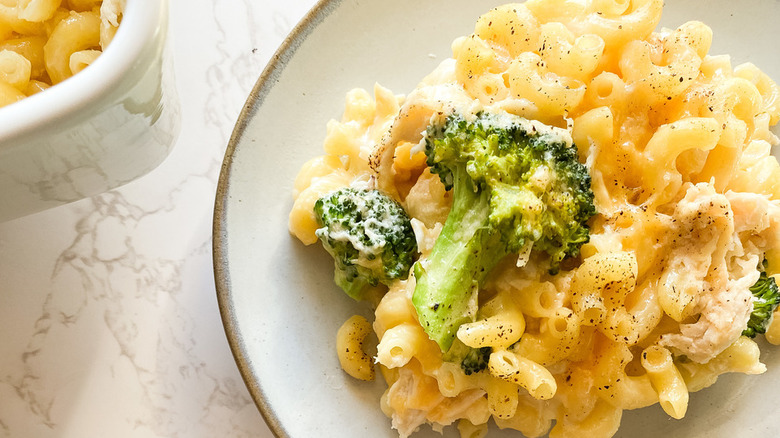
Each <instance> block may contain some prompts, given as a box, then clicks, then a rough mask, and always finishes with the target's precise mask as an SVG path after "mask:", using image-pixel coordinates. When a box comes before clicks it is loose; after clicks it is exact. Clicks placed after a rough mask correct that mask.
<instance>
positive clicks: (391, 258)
mask: <svg viewBox="0 0 780 438" xmlns="http://www.w3.org/2000/svg"><path fill="white" fill-rule="evenodd" d="M314 214H315V216H316V217H317V222H318V224H319V226H320V228H319V229H317V231H316V234H317V237H319V239H320V240H321V241H322V245H323V246H324V247H325V249H326V250H327V251H328V252H329V253H330V255H331V256H333V259H334V261H335V265H336V269H335V274H334V280H335V282H336V284H337V285H339V287H341V288H342V289H344V292H346V293H347V295H349V296H350V297H352V298H354V299H356V300H361V299H363V298H365V292H366V290H367V287H368V286H376V285H378V284H379V283H382V284H385V285H388V284H389V283H390V282H391V281H392V280H394V279H396V278H401V279H405V278H407V277H408V275H409V269H410V268H411V266H412V264H413V263H414V261H415V259H416V257H417V240H416V239H415V237H414V231H413V230H412V224H411V222H410V220H409V216H408V215H407V214H406V212H405V211H404V209H403V208H402V207H401V206H400V205H399V204H398V203H397V202H396V201H394V200H393V199H392V198H390V197H389V196H387V195H385V194H383V193H381V192H379V191H378V190H358V189H353V188H344V189H341V190H337V191H335V192H332V193H330V194H328V195H325V196H324V197H322V198H320V199H318V200H317V202H316V203H315V204H314Z"/></svg>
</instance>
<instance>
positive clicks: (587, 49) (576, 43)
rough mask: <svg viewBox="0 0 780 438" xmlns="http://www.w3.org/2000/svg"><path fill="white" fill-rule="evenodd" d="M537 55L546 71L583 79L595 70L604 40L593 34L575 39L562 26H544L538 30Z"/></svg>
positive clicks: (554, 23)
mask: <svg viewBox="0 0 780 438" xmlns="http://www.w3.org/2000/svg"><path fill="white" fill-rule="evenodd" d="M540 39H541V43H540V44H539V46H540V47H541V49H540V50H539V55H540V56H541V58H542V61H544V62H545V64H546V65H547V68H548V70H549V71H551V72H553V73H555V74H557V75H559V76H567V77H571V78H575V79H578V80H581V81H584V80H586V79H587V78H588V77H590V75H591V74H592V73H593V72H594V71H595V70H596V68H597V67H598V65H599V61H600V60H601V55H602V54H603V53H604V40H603V39H601V37H599V36H598V35H595V34H586V35H580V36H578V37H575V36H574V34H573V33H572V32H571V31H570V30H569V29H567V28H566V26H564V25H563V23H557V22H553V23H545V24H543V25H542V27H541V38H540Z"/></svg>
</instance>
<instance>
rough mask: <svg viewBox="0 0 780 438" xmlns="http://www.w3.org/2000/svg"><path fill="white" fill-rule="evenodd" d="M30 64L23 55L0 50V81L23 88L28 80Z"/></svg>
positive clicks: (19, 88)
mask: <svg viewBox="0 0 780 438" xmlns="http://www.w3.org/2000/svg"><path fill="white" fill-rule="evenodd" d="M31 68H32V64H31V63H30V61H29V60H28V59H27V58H25V57H24V56H22V55H20V54H18V53H16V52H14V51H11V50H0V81H3V82H5V83H6V84H8V85H11V86H12V87H14V88H16V89H17V90H20V91H21V90H24V89H25V88H27V84H28V83H29V82H30V71H31Z"/></svg>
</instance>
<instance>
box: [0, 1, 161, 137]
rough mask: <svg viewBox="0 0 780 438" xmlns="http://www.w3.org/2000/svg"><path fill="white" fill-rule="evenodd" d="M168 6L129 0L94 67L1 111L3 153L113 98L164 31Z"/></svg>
mask: <svg viewBox="0 0 780 438" xmlns="http://www.w3.org/2000/svg"><path fill="white" fill-rule="evenodd" d="M166 8H167V0H127V4H126V6H125V10H124V11H123V14H122V23H121V25H120V26H119V28H118V30H117V33H116V35H115V37H114V39H113V40H112V41H111V44H110V45H109V46H108V47H107V48H106V50H105V51H104V52H103V53H102V54H101V55H100V56H99V57H98V59H97V60H96V61H95V62H94V63H92V64H91V65H90V66H89V67H88V68H86V69H84V70H83V71H81V72H79V73H78V74H76V75H73V76H72V77H70V78H68V79H66V80H64V81H63V82H61V83H59V84H57V85H56V86H52V87H51V88H49V89H47V90H46V91H45V92H41V93H37V94H35V95H32V96H29V97H26V98H24V99H22V100H20V101H19V102H16V103H13V104H11V105H7V106H5V107H3V108H0V121H2V123H0V149H2V148H3V146H6V145H8V144H11V143H14V142H15V141H16V140H19V139H24V138H25V137H30V136H34V135H35V134H37V133H38V132H40V130H41V129H42V128H46V127H48V126H51V125H53V124H54V123H60V122H62V121H65V120H69V119H78V118H79V117H83V114H81V112H82V111H83V110H85V109H90V108H96V107H97V105H96V104H98V103H99V102H101V101H103V100H106V99H108V98H110V97H112V95H113V93H114V92H115V90H117V88H118V85H119V84H121V83H122V82H123V81H124V80H125V78H126V75H127V73H128V72H129V71H131V70H132V69H134V68H136V67H138V66H139V65H141V63H142V61H141V60H143V59H144V52H145V51H147V50H148V47H149V46H150V44H153V43H154V41H155V40H156V39H158V38H159V36H158V34H159V33H160V32H163V31H164V26H163V23H162V21H163V20H164V19H165V17H166V15H165V11H166V10H167V9H166ZM127 77H128V78H129V76H127Z"/></svg>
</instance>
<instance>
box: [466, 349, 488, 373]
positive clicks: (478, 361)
mask: <svg viewBox="0 0 780 438" xmlns="http://www.w3.org/2000/svg"><path fill="white" fill-rule="evenodd" d="M492 351H493V349H492V348H490V347H482V348H472V349H471V350H469V352H468V354H466V357H464V358H463V360H461V361H460V368H461V369H462V370H463V372H464V373H466V375H467V376H470V375H471V374H473V373H478V372H480V371H482V370H484V369H485V368H487V366H488V360H489V359H490V353H491V352H492Z"/></svg>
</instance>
